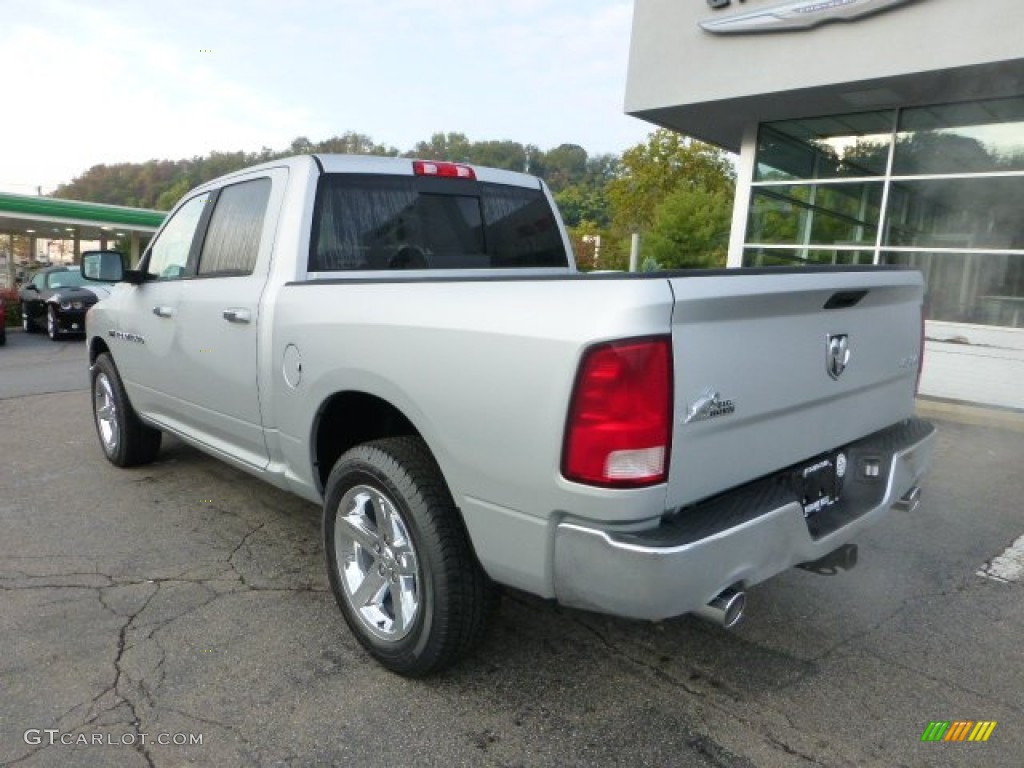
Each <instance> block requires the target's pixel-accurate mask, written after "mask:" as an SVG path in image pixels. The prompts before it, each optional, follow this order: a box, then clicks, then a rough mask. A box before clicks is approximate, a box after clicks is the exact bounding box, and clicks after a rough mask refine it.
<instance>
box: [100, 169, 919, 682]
mask: <svg viewBox="0 0 1024 768" xmlns="http://www.w3.org/2000/svg"><path fill="white" fill-rule="evenodd" d="M125 267H126V265H125V264H124V258H123V257H122V255H121V254H119V253H117V252H114V251H95V252H89V253H87V254H84V255H83V259H82V273H83V275H84V276H85V277H87V278H90V279H102V280H115V281H119V282H118V284H117V285H116V286H115V288H114V290H113V292H112V295H111V296H110V297H109V298H108V299H105V300H104V301H102V302H100V303H99V304H98V305H96V306H95V307H94V308H93V309H92V310H91V311H90V312H89V315H88V318H87V335H88V354H89V363H90V371H91V381H92V402H93V412H94V417H95V424H96V430H97V433H98V435H99V440H100V445H101V446H102V448H103V451H104V452H105V454H106V456H107V458H108V459H109V460H110V461H111V462H113V463H114V464H116V465H118V466H122V467H128V466H132V465H138V464H143V463H146V462H151V461H154V460H155V459H156V458H157V457H158V452H159V447H160V437H161V433H163V432H168V433H171V434H174V435H176V436H177V437H179V438H181V439H182V440H184V441H186V442H188V443H190V444H192V445H194V446H196V447H197V448H199V449H200V450H203V451H206V452H207V453H209V454H211V455H213V456H215V457H217V458H219V459H222V460H224V461H226V462H229V463H230V464H232V465H234V466H236V467H239V468H241V469H243V470H245V471H247V472H250V473H252V474H254V475H256V476H257V477H260V478H263V479H264V480H267V481H268V482H270V483H273V484H274V485H276V486H278V487H280V488H284V489H288V490H290V491H292V492H294V493H296V494H298V495H299V496H302V497H304V498H306V499H309V500H310V501H312V502H315V503H317V504H320V505H322V507H323V536H324V547H325V551H326V560H327V572H328V575H329V578H330V584H331V587H332V589H333V591H334V594H335V597H336V599H337V602H338V605H339V606H340V608H341V611H342V613H343V614H344V617H345V620H346V621H347V623H348V625H349V627H351V629H352V631H353V633H354V634H355V636H356V637H357V638H358V640H359V641H360V642H361V643H362V645H363V646H364V647H365V648H366V649H367V650H368V651H369V652H370V653H371V654H372V655H373V656H374V657H376V658H377V659H378V660H379V661H380V662H381V663H382V664H384V665H385V666H386V667H388V668H389V669H391V670H394V671H396V672H399V673H401V674H405V675H410V676H416V675H424V674H428V673H430V672H433V671H435V670H438V669H440V668H442V667H444V666H446V665H448V664H450V663H452V662H453V661H455V660H456V659H457V658H458V657H459V656H460V655H462V654H464V653H465V652H466V651H468V650H469V649H470V648H471V647H472V646H473V644H474V643H475V642H476V641H477V640H478V639H479V637H480V636H481V633H482V632H483V630H484V627H485V625H486V622H487V620H488V616H489V614H490V613H491V612H492V609H493V607H494V605H495V604H496V594H497V591H496V590H497V585H498V584H504V585H508V586H511V587H515V588H518V589H521V590H526V591H528V592H532V593H534V594H537V595H541V596H543V597H546V598H553V599H555V600H558V601H559V602H561V603H563V604H566V605H570V606H576V607H579V608H584V609H588V610H594V611H603V612H607V613H612V614H617V615H620V616H626V617H633V618H638V619H661V618H666V617H670V616H677V615H680V614H684V613H688V612H695V613H697V614H699V615H701V616H704V617H706V618H710V619H713V620H716V621H718V622H719V623H721V624H723V625H726V626H728V625H731V624H733V623H735V621H737V620H738V619H739V617H740V615H741V614H742V612H743V606H744V589H745V588H747V587H749V586H750V585H752V584H756V583H758V582H760V581H763V580H764V579H767V578H769V577H771V576H773V575H775V574H777V573H779V572H781V571H783V570H785V569H787V568H790V567H792V566H795V565H804V566H806V567H809V568H811V569H813V570H829V569H833V568H835V567H840V566H849V565H851V563H852V560H853V557H852V556H853V555H854V554H855V549H853V545H852V544H851V540H852V539H853V538H854V537H856V536H857V534H858V533H859V532H861V531H862V530H863V529H864V528H865V527H867V526H869V525H872V524H874V523H875V522H877V521H878V520H879V519H881V518H882V517H883V516H885V514H886V513H887V512H888V510H889V509H890V508H892V507H893V506H896V505H902V506H904V507H914V506H916V504H917V499H918V494H919V493H920V491H919V489H918V485H917V484H918V482H919V479H920V478H921V476H922V475H923V474H924V472H925V470H926V469H927V467H928V464H929V462H930V457H931V453H932V446H933V436H934V429H933V427H932V426H931V425H930V424H928V423H926V422H923V421H920V420H918V419H915V418H914V396H915V391H916V385H917V379H918V377H919V374H920V366H921V354H922V312H921V307H922V292H923V288H922V280H921V276H920V275H919V274H918V273H917V272H914V271H906V270H901V269H893V268H870V267H845V268H813V267H808V268H803V269H770V270H768V269H763V270H729V271H725V270H721V271H708V272H680V273H652V274H643V275H626V274H602V275H586V274H582V273H579V272H577V271H576V268H575V265H574V263H573V258H572V252H571V248H570V244H569V240H568V238H567V236H566V233H565V230H564V227H563V226H562V223H561V220H560V218H559V215H558V212H557V210H556V208H555V206H554V204H553V202H552V198H551V195H550V193H549V191H548V189H547V188H546V187H545V185H544V184H543V183H542V182H541V181H540V180H538V179H536V178H534V177H531V176H527V175H523V174H518V173H511V172H507V171H499V170H493V169H489V168H481V167H473V166H467V165H461V164H452V163H435V162H423V161H413V160H405V159H396V158H373V157H347V156H304V157H295V158H290V159H287V160H282V161H275V162H272V163H268V164H265V165H261V166H258V167H255V168H251V169H248V170H245V171H241V172H238V173H235V174H231V175H229V176H225V177H223V178H221V179H218V180H216V181H213V182H210V183H208V184H205V185H203V186H202V187H199V188H198V189H196V190H194V191H192V192H190V193H189V194H188V195H186V197H185V198H184V199H183V200H182V201H181V202H180V203H179V204H178V205H177V207H175V209H174V210H173V211H172V212H171V214H170V215H169V216H168V218H167V220H166V222H165V223H164V225H163V227H162V228H161V230H160V231H159V232H158V233H157V234H156V236H155V238H154V240H153V241H152V243H151V244H150V246H149V248H148V249H147V250H146V252H145V253H144V255H143V257H142V260H141V262H140V263H139V265H138V268H137V269H134V270H128V269H126V268H125Z"/></svg>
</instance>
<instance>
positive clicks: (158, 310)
mask: <svg viewBox="0 0 1024 768" xmlns="http://www.w3.org/2000/svg"><path fill="white" fill-rule="evenodd" d="M153 314H154V315H156V316H157V317H170V316H171V315H173V314H174V307H153Z"/></svg>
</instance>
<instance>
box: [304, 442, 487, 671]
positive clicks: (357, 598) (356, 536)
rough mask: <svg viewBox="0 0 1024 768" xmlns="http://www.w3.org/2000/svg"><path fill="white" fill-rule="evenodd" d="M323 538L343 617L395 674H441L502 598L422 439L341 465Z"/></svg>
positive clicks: (332, 482)
mask: <svg viewBox="0 0 1024 768" xmlns="http://www.w3.org/2000/svg"><path fill="white" fill-rule="evenodd" d="M323 534H324V549H325V552H326V555H327V572H328V578H329V579H330V583H331V589H332V591H333V592H334V597H335V600H337V602H338V606H339V607H340V608H341V612H342V615H343V616H344V617H345V621H346V623H347V624H348V626H349V628H350V629H351V630H352V633H353V634H354V635H355V636H356V639H357V640H358V641H359V642H360V643H361V644H362V646H363V647H364V648H365V649H366V650H367V651H368V652H369V653H370V655H372V656H373V657H374V658H375V659H377V661H379V662H380V663H381V664H382V665H383V666H385V667H387V668H388V669H390V670H391V671H392V672H396V673H398V674H400V675H405V676H408V677H422V676H425V675H428V674H431V673H433V672H438V671H440V670H441V669H444V668H445V667H447V666H450V665H451V664H453V663H454V662H456V661H457V660H458V659H459V658H460V657H462V656H463V655H465V654H466V653H468V652H469V651H470V649H471V648H473V646H475V645H476V644H477V643H478V642H479V640H480V638H481V637H482V636H483V633H484V630H485V628H486V624H487V620H488V618H489V615H490V614H491V613H492V610H493V607H494V606H495V605H496V602H497V590H496V587H495V586H494V584H493V583H492V582H491V581H490V579H489V578H488V577H487V575H486V574H485V573H484V571H483V569H482V568H481V567H480V564H479V563H478V562H477V560H476V556H475V554H474V553H473V549H472V547H471V545H470V542H469V537H468V534H467V533H466V530H465V527H464V526H463V523H462V519H461V518H460V517H459V513H458V510H457V509H456V508H455V504H454V503H453V501H452V498H451V495H450V493H449V492H448V489H447V487H446V485H445V483H444V479H443V478H442V476H441V471H440V469H439V468H438V466H437V464H436V462H435V461H434V459H433V457H432V456H431V455H430V452H429V450H428V449H427V447H426V445H425V444H424V443H423V441H422V440H420V439H419V438H413V437H399V438H387V439H384V440H377V441H374V442H372V443H367V444H365V445H360V446H357V447H355V448H353V449H352V450H350V451H348V452H347V453H345V454H344V455H343V456H342V457H341V458H340V459H338V462H337V463H336V464H335V465H334V468H333V469H332V470H331V474H330V477H329V479H328V481H327V492H326V496H325V500H324V518H323Z"/></svg>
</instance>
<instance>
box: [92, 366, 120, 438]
mask: <svg viewBox="0 0 1024 768" xmlns="http://www.w3.org/2000/svg"><path fill="white" fill-rule="evenodd" d="M93 411H94V413H95V414H96V429H97V431H98V432H99V434H100V442H102V443H103V450H104V451H106V453H107V455H108V456H112V455H113V454H114V453H115V452H116V451H117V443H118V440H119V439H120V438H119V436H120V425H119V424H118V414H117V401H116V400H115V399H114V389H113V387H111V385H110V377H108V376H107V374H106V373H103V372H102V371H101V372H100V373H98V374H96V380H95V382H94V383H93Z"/></svg>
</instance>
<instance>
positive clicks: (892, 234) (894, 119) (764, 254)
mask: <svg viewBox="0 0 1024 768" xmlns="http://www.w3.org/2000/svg"><path fill="white" fill-rule="evenodd" d="M890 162H891V171H890V169H889V167H890ZM908 177H909V178H908ZM750 190H751V192H750V206H749V208H748V212H747V229H746V233H745V238H744V239H745V246H744V250H743V261H742V263H743V264H744V266H752V267H757V266H766V267H767V266H784V265H806V264H836V265H846V264H869V263H883V264H907V265H911V266H914V267H916V268H918V269H920V270H922V272H923V273H924V274H925V278H926V280H927V283H928V293H929V297H930V298H929V301H930V309H929V317H930V318H931V319H932V320H943V321H948V322H955V323H970V324H980V325H994V326H1002V327H1011V328H1022V329H1024V216H1022V215H1021V212H1020V210H1021V208H1022V207H1024V97H1020V98H1012V99H1000V100H986V101H974V102H969V103H960V104H943V105H937V106H931V107H913V108H905V109H901V110H885V111H879V112H865V113H858V114H850V115H833V116H828V117H819V118H811V119H801V120H787V121H779V122H774V123H766V124H763V125H762V126H761V127H760V130H759V132H758V142H757V152H756V155H755V164H754V173H753V178H752V179H751V183H750ZM883 200H885V201H886V203H885V206H884V208H885V210H883V203H882V201H883ZM879 227H883V231H882V233H881V237H879ZM876 246H877V250H876Z"/></svg>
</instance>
